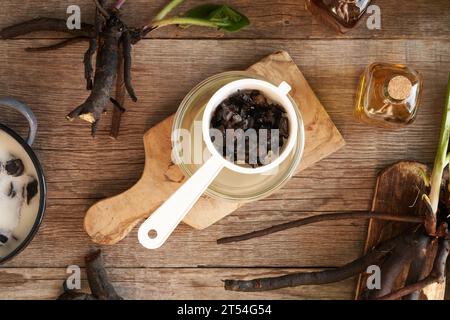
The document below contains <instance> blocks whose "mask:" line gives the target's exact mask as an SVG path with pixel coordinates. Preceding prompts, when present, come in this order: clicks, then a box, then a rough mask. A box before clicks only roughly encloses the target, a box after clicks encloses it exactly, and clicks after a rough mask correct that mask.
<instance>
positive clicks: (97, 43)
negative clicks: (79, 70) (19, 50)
mask: <svg viewBox="0 0 450 320" xmlns="http://www.w3.org/2000/svg"><path fill="white" fill-rule="evenodd" d="M125 2H126V0H118V1H117V2H116V3H115V5H113V6H112V7H111V8H109V9H107V8H105V7H104V4H105V1H104V0H94V3H95V5H96V8H97V13H96V19H95V24H94V25H91V24H86V23H84V24H82V25H81V28H80V29H79V30H78V29H75V30H69V29H68V28H67V24H66V21H65V20H62V19H52V18H38V19H33V20H30V21H26V22H23V23H20V24H17V25H14V26H11V27H8V28H5V29H3V30H1V31H0V38H2V39H12V38H16V37H19V36H22V35H26V34H28V33H31V32H35V31H56V32H65V33H68V34H71V35H73V36H74V37H73V38H71V39H67V40H64V41H62V42H60V43H57V44H54V45H51V46H47V47H40V48H28V49H27V51H45V50H55V49H59V48H62V47H65V46H67V45H70V44H73V43H77V42H80V41H88V42H89V48H88V50H87V51H86V53H85V55H84V59H83V61H84V70H85V78H86V82H87V85H86V87H87V89H88V90H91V93H90V95H89V97H88V98H87V100H86V101H85V102H84V103H83V104H81V105H80V106H79V107H77V108H76V109H75V110H73V111H72V112H70V113H69V114H68V115H67V119H68V120H74V119H75V118H79V119H82V120H84V121H87V122H89V123H90V124H91V125H92V136H95V133H96V130H97V125H98V122H99V120H100V118H101V116H102V114H103V113H104V112H105V110H106V108H107V106H108V105H109V103H110V102H111V103H112V105H113V106H115V107H116V108H117V110H119V111H120V112H124V110H125V108H124V106H123V105H122V104H121V103H120V102H119V101H118V100H122V99H114V98H113V97H112V91H113V86H114V82H115V81H116V82H117V83H119V84H120V83H122V82H123V83H124V86H123V87H124V90H126V91H127V92H128V94H129V96H130V97H131V99H132V100H133V101H134V102H136V101H137V96H136V94H135V91H134V89H133V86H132V81H131V65H132V61H131V51H132V46H133V45H134V44H136V43H138V42H139V41H140V40H142V39H143V38H144V37H145V36H146V35H148V34H149V33H150V32H152V31H153V30H155V29H158V28H161V27H164V26H168V25H183V26H189V25H197V26H203V27H211V28H217V29H220V30H224V31H228V32H235V31H239V30H240V29H242V28H244V27H246V26H247V25H248V24H249V21H248V19H247V18H246V17H245V16H244V15H242V14H241V13H239V12H237V11H236V10H234V9H232V8H230V7H228V6H221V5H211V4H203V5H200V6H198V7H196V8H194V9H192V10H190V11H189V12H188V13H187V14H186V15H184V16H175V17H169V18H168V17H167V15H168V14H169V13H170V12H171V11H172V10H173V9H175V8H176V7H177V6H178V5H180V4H181V3H182V2H183V0H172V1H170V2H169V4H168V5H167V6H166V7H164V9H163V10H162V11H161V12H160V13H159V14H158V15H157V16H156V18H155V19H153V20H152V21H151V22H150V23H149V24H147V25H144V26H142V27H139V28H130V27H128V26H127V25H126V24H125V23H124V22H123V21H122V20H121V17H120V9H121V7H122V6H123V5H124V3H125ZM95 53H97V62H96V66H95V70H94V67H93V66H92V58H93V56H94V54H95ZM118 66H123V69H124V70H123V72H119V70H118ZM119 87H120V86H119ZM116 96H123V95H122V94H121V93H116ZM113 121H120V117H114V119H113ZM118 127H119V125H118V124H117V123H113V130H112V135H114V136H115V137H116V135H117V132H116V131H117V128H118Z"/></svg>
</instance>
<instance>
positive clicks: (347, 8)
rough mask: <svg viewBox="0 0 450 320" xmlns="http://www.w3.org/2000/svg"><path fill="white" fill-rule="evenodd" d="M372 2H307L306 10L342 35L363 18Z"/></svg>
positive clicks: (348, 0)
mask: <svg viewBox="0 0 450 320" xmlns="http://www.w3.org/2000/svg"><path fill="white" fill-rule="evenodd" d="M370 2H371V0H306V2H305V4H306V9H307V10H309V11H310V12H311V13H312V14H313V15H314V16H316V17H318V18H319V19H320V20H321V21H322V22H324V23H325V24H327V25H329V26H332V27H334V28H335V29H337V30H338V31H339V32H341V33H345V32H347V31H349V30H351V29H352V28H353V27H355V26H356V25H357V23H358V22H359V20H360V19H361V18H362V16H363V15H364V13H365V12H366V10H367V8H368V7H369V5H370Z"/></svg>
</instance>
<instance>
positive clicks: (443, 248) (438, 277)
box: [378, 240, 450, 300]
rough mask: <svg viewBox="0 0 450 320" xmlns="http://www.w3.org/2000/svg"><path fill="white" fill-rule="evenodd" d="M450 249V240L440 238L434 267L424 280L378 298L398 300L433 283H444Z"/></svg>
mask: <svg viewBox="0 0 450 320" xmlns="http://www.w3.org/2000/svg"><path fill="white" fill-rule="evenodd" d="M449 249H450V242H449V240H440V242H439V248H438V253H437V255H436V259H435V260H434V264H433V269H432V270H431V272H430V274H429V275H428V276H427V277H426V278H425V279H423V280H420V281H418V282H416V283H414V284H411V285H408V286H405V287H403V288H402V289H400V290H398V291H395V292H393V293H390V294H388V295H385V296H382V297H380V298H378V300H397V299H400V298H402V297H404V296H406V295H409V294H411V293H414V292H416V291H420V290H422V289H423V288H425V287H427V286H429V285H430V284H433V283H436V282H437V283H442V282H444V281H445V269H446V264H447V258H448V253H449Z"/></svg>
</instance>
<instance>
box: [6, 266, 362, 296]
mask: <svg viewBox="0 0 450 320" xmlns="http://www.w3.org/2000/svg"><path fill="white" fill-rule="evenodd" d="M314 270H315V269H313V270H311V269H263V268H253V269H245V268H201V269H200V268H186V269H185V268H174V269H172V268H162V269H158V268H156V269H153V268H149V269H140V268H139V269H137V268H125V269H121V268H108V270H107V272H108V276H109V277H110V279H111V282H112V283H113V284H114V286H115V288H116V289H117V291H118V293H119V294H120V295H122V296H123V297H124V298H125V299H144V300H147V299H157V300H163V299H174V300H176V299H189V300H190V299H194V300H197V299H199V300H202V299H208V300H209V299H213V300H214V299H230V300H239V299H254V300H265V299H282V300H291V299H351V295H352V291H353V288H354V285H355V280H354V279H349V280H345V281H342V282H339V283H336V284H330V285H325V286H320V287H319V286H304V287H299V288H289V289H282V290H277V291H271V292H261V293H239V292H231V291H225V290H224V289H223V284H222V281H221V279H224V278H244V277H248V276H251V277H253V276H256V277H260V276H264V277H266V276H278V275H282V274H285V273H288V272H300V271H308V272H309V271H314ZM65 272H66V270H65V268H31V269H30V268H2V269H0V286H1V287H2V288H3V290H2V292H1V293H0V299H2V300H3V299H48V300H52V299H55V298H56V297H57V296H58V295H59V294H60V293H61V292H62V289H61V285H62V283H63V281H64V280H65V279H66V278H67V276H68V275H67V274H66V273H65ZM81 285H82V290H84V291H86V292H89V287H88V284H87V281H86V278H85V275H84V268H83V269H82V282H81Z"/></svg>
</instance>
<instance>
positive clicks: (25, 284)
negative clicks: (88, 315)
mask: <svg viewBox="0 0 450 320" xmlns="http://www.w3.org/2000/svg"><path fill="white" fill-rule="evenodd" d="M91 2H92V1H90V0H71V1H59V0H46V1H26V0H20V1H18V0H2V5H1V6H2V10H1V11H0V28H3V27H6V26H8V25H11V24H13V23H17V22H22V21H24V20H27V19H31V18H34V17H38V16H49V17H59V18H65V17H66V16H67V15H66V8H67V6H68V5H72V4H78V5H80V7H81V8H82V20H83V21H86V22H91V21H92V19H93V12H94V9H93V5H92V3H91ZM201 2H203V1H200V0H188V1H186V4H184V5H183V6H182V9H183V8H187V6H188V5H189V4H198V3H201ZM164 3H165V0H157V1H147V0H133V1H131V0H130V1H128V3H127V5H126V6H125V8H124V11H125V19H126V21H128V22H129V24H136V25H139V24H141V23H142V22H143V21H145V20H146V19H147V20H148V19H149V18H151V17H152V16H153V15H154V14H155V13H156V12H157V11H158V10H159V9H160V8H161V7H162V5H163V4H164ZM228 3H230V4H231V5H233V6H235V7H236V8H239V9H240V10H241V11H242V12H244V13H246V14H247V15H248V16H249V17H250V19H251V21H252V23H253V24H252V26H251V27H250V28H248V29H246V30H245V31H243V32H240V33H236V34H222V33H221V32H216V31H213V30H205V29H199V28H189V29H187V30H180V29H177V28H175V27H169V28H166V29H163V30H160V31H158V32H155V33H154V34H153V35H152V38H151V39H147V40H145V41H142V42H141V43H139V44H138V45H137V46H136V47H135V49H134V53H133V57H134V66H133V73H134V84H135V89H136V91H137V94H138V96H139V102H138V103H136V104H133V103H131V102H129V103H128V108H129V109H128V111H127V113H126V115H125V116H124V119H123V124H122V130H121V135H120V138H119V140H117V141H114V140H111V139H110V138H109V136H108V133H109V124H110V116H111V115H110V114H111V112H110V113H109V114H108V115H107V116H105V117H104V121H103V122H102V123H101V125H100V128H99V132H98V137H97V138H96V139H95V140H92V139H91V138H90V135H89V128H88V126H86V125H85V124H84V123H80V122H75V123H68V122H66V120H65V118H64V117H65V115H66V114H67V113H68V112H69V111H71V110H72V109H73V108H74V107H75V106H78V105H79V104H80V103H81V102H82V101H83V100H84V99H85V98H86V96H87V94H88V93H87V92H86V91H85V90H84V87H85V84H84V79H83V65H82V55H83V53H84V51H85V50H86V46H85V45H84V44H78V45H74V46H71V47H68V48H64V49H61V50H59V51H55V52H47V53H33V54H30V53H25V52H24V51H23V49H24V48H25V47H27V46H30V45H38V44H48V43H53V42H55V40H56V39H57V38H58V39H59V38H63V37H65V35H61V34H52V33H39V34H33V35H31V36H28V37H26V38H25V37H23V38H21V39H17V40H11V41H3V42H1V46H0V94H1V95H7V96H14V97H16V98H19V99H21V100H23V101H24V102H26V103H28V104H29V105H30V106H32V108H33V110H34V111H35V113H36V115H37V117H38V120H39V125H40V129H39V132H38V136H37V141H36V143H35V146H34V148H35V150H36V152H37V154H38V156H39V158H40V159H41V161H42V163H43V166H44V169H45V173H46V177H47V182H48V208H47V212H46V216H45V220H44V222H43V224H42V227H41V229H40V231H39V233H38V235H37V237H36V238H35V240H34V241H33V242H32V244H31V245H30V246H29V247H28V248H27V249H26V250H25V251H24V252H23V253H22V254H20V255H19V256H18V257H17V258H15V259H14V260H12V261H11V262H9V263H7V264H6V265H4V266H3V267H2V268H1V269H0V286H1V287H2V288H7V289H8V290H4V289H3V290H1V292H0V298H24V299H31V298H34V299H53V298H55V297H57V295H58V294H59V293H60V291H61V284H62V281H63V279H65V278H66V277H67V274H66V267H67V266H68V265H73V264H77V265H80V266H83V265H84V262H83V257H84V255H85V254H86V253H87V252H88V250H89V249H90V248H92V247H95V245H94V244H93V243H92V242H91V241H90V239H89V238H88V236H87V235H86V234H85V232H84V231H83V217H84V214H85V212H86V210H87V208H88V207H89V206H91V205H92V204H93V203H94V202H95V201H97V200H99V199H102V198H104V197H109V196H113V195H115V194H117V193H120V192H122V191H124V190H126V189H128V188H129V187H131V186H132V185H133V184H134V183H135V182H136V181H137V179H138V178H139V176H140V174H141V172H142V169H143V165H144V163H143V160H144V149H143V145H142V136H143V134H144V132H146V130H148V129H149V128H150V127H152V126H153V125H155V124H156V123H158V122H159V121H161V120H163V119H164V118H166V117H167V116H169V115H171V114H172V113H173V112H175V111H176V109H177V107H178V104H179V103H180V101H181V100H182V98H183V97H184V95H185V94H186V93H187V92H189V90H190V89H191V88H192V87H193V86H194V85H196V84H197V83H198V82H199V81H201V80H202V79H204V78H205V77H208V76H210V75H213V74H216V73H219V72H222V71H226V70H241V69H245V68H246V67H247V66H249V65H250V64H252V63H254V62H256V61H258V60H259V59H260V58H262V57H264V56H266V55H268V54H270V53H272V52H273V51H276V50H279V49H284V50H287V51H288V52H289V53H290V54H291V55H292V57H293V58H294V60H295V61H296V62H297V64H298V65H299V66H300V68H301V70H302V71H303V73H304V75H305V77H306V78H307V79H308V81H309V83H310V84H311V86H312V88H313V89H314V91H315V92H316V93H317V95H318V97H319V99H320V100H321V101H322V103H323V105H324V106H325V108H326V109H327V111H328V112H329V114H330V116H331V118H332V120H333V121H334V122H335V124H336V126H337V127H338V129H339V130H340V131H341V133H342V134H343V136H344V138H345V139H346V141H347V146H346V147H345V148H343V149H342V150H340V151H339V152H337V153H335V154H334V155H332V156H331V157H329V158H327V159H325V160H323V161H321V162H320V163H318V164H316V165H315V166H313V167H311V168H310V169H307V170H305V171H304V172H302V173H301V174H299V175H297V176H295V177H294V178H293V179H292V180H291V181H290V182H289V183H288V184H287V185H286V187H285V188H284V189H283V190H281V191H280V192H278V193H277V194H274V195H272V196H271V197H270V198H268V199H265V200H262V201H259V202H257V203H252V204H248V205H245V206H244V207H243V208H241V209H239V211H238V212H236V213H235V214H233V215H231V216H229V217H227V218H226V219H224V220H222V221H220V222H219V223H217V224H216V225H214V226H212V227H210V228H208V229H206V230H203V231H195V230H193V229H191V228H189V227H187V226H185V225H182V226H180V227H179V228H178V229H177V230H176V232H175V234H174V235H173V236H172V237H171V238H170V240H169V241H168V243H167V244H166V245H165V246H164V247H163V248H162V249H160V250H157V251H147V250H145V249H144V248H142V247H141V246H140V245H139V244H138V242H137V236H136V230H134V232H132V233H131V234H130V235H129V236H128V237H127V238H126V239H125V240H123V241H122V242H120V243H119V244H117V245H114V246H110V247H103V248H102V249H103V250H104V254H105V260H106V265H107V267H108V272H109V273H110V275H111V279H112V281H113V282H114V284H115V285H116V286H117V288H118V291H119V292H120V293H121V294H122V295H123V296H124V297H126V298H138V299H177V298H180V299H218V298H221V299H271V298H276V299H278V298H280V299H311V298H324V299H351V298H352V297H353V295H354V289H355V285H356V281H355V279H349V280H346V281H343V282H340V283H337V284H331V285H326V286H321V287H318V286H305V287H302V288H292V289H285V290H279V291H273V292H268V293H255V294H245V293H233V292H226V291H224V290H223V288H222V283H221V279H224V278H227V277H246V276H263V275H264V276H268V275H279V274H283V273H285V272H289V271H296V270H313V269H323V268H333V267H337V266H340V265H342V264H344V263H346V262H348V261H350V260H353V259H355V258H356V257H358V256H359V255H360V254H361V253H362V250H363V244H364V241H365V237H366V227H367V225H366V222H362V221H350V222H349V221H347V222H333V223H332V224H330V223H329V224H327V223H321V224H318V225H314V226H308V227H305V228H302V229H299V230H290V231H286V232H283V233H280V234H276V235H272V236H268V237H265V238H261V239H258V240H252V241H248V242H244V243H241V244H238V245H226V246H218V245H217V244H216V242H215V240H216V239H218V238H220V237H223V236H227V235H233V234H240V233H243V232H246V231H250V230H254V229H260V228H263V227H267V226H270V225H272V224H275V223H281V222H286V221H290V220H293V219H296V218H299V217H304V216H307V215H310V214H318V213H321V212H340V211H347V210H367V209H369V207H370V200H371V196H372V192H373V187H374V184H375V177H376V174H377V172H378V171H379V170H381V169H382V168H383V167H385V166H387V165H389V164H391V163H393V162H395V161H398V160H401V159H412V160H419V161H423V162H425V163H428V164H431V163H432V161H433V158H434V152H435V149H436V146H437V138H438V134H439V129H440V119H441V109H442V106H443V104H444V100H445V89H446V84H447V77H448V73H449V71H450V41H449V40H450V2H449V1H448V0H433V1H429V0H414V1H409V0H398V1H391V0H375V1H374V3H375V4H377V5H379V6H380V8H381V15H382V29H381V30H379V31H371V30H368V29H367V28H366V26H365V24H364V23H363V24H361V25H360V26H359V27H357V29H355V30H354V31H352V32H350V33H348V34H346V35H344V36H340V35H337V34H336V33H335V32H334V31H332V30H330V29H328V28H327V27H324V26H322V25H321V24H319V23H318V22H317V21H316V20H314V19H313V18H312V17H311V15H310V14H309V13H308V12H307V11H305V9H304V1H303V0H283V1H269V0H258V1H256V0H253V1H251V0H230V1H228ZM375 61H388V62H399V63H406V64H408V65H410V66H412V67H414V68H415V69H417V70H418V71H420V72H421V73H422V74H423V76H424V79H425V91H424V97H423V103H422V106H421V109H420V111H419V114H418V118H417V121H416V122H415V123H414V124H413V125H412V126H410V127H409V128H407V129H402V130H398V131H387V130H380V129H374V128H370V127H367V126H365V125H361V124H359V123H358V122H356V121H355V120H354V118H353V115H352V114H353V109H354V100H355V93H356V87H357V83H358V78H359V75H360V73H361V72H362V70H363V69H364V67H365V66H367V65H368V64H369V63H371V62H375ZM0 121H1V122H2V123H5V124H8V125H9V126H11V127H12V128H14V129H16V130H17V131H19V132H21V133H25V131H26V130H25V127H26V124H25V121H24V120H22V119H21V118H20V117H19V116H18V115H17V114H13V113H10V112H5V111H4V109H2V111H1V113H0ZM83 279H85V277H84V276H83ZM86 286H87V284H86V281H83V287H86Z"/></svg>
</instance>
